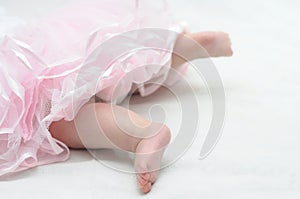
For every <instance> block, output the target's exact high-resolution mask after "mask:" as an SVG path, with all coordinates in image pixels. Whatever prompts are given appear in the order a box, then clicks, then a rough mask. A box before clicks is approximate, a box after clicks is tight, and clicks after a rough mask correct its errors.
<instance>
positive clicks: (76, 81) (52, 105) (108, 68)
mask: <svg viewBox="0 0 300 199" xmlns="http://www.w3.org/2000/svg"><path fill="white" fill-rule="evenodd" d="M150 2H151V1H148V0H147V1H146V0H142V1H134V0H101V1H95V2H88V3H81V4H76V5H72V6H70V5H69V6H68V7H66V8H64V9H62V10H60V11H58V12H56V13H53V14H52V15H50V16H47V17H46V18H43V19H41V20H39V21H38V22H35V23H32V24H30V25H26V26H22V27H19V28H17V29H16V31H15V32H14V33H13V35H9V36H8V35H4V36H3V37H1V38H0V176H2V175H5V174H8V173H12V172H18V171H21V170H25V169H28V168H32V167H36V166H38V165H43V164H49V163H53V162H58V161H64V160H66V159H67V158H68V157H69V149H68V147H67V146H66V145H65V144H64V143H62V142H60V141H58V140H56V139H54V138H53V137H52V136H51V134H50V132H49V130H48V129H49V126H50V124H51V122H53V121H58V120H61V119H65V120H68V121H70V120H73V119H74V116H75V115H76V113H77V112H78V110H79V109H80V108H81V107H82V106H83V105H84V104H85V103H87V102H88V101H89V100H90V99H91V98H92V97H93V96H95V95H97V96H98V97H100V98H101V99H102V100H104V101H107V102H110V101H114V100H116V99H117V98H121V99H122V97H124V96H126V94H128V93H129V92H130V91H131V89H132V87H133V86H138V87H139V91H140V93H141V95H143V96H146V95H149V94H151V93H153V92H154V91H155V90H156V89H157V88H158V86H145V83H146V82H148V81H154V82H158V83H165V84H168V85H171V84H173V83H175V82H176V81H177V80H178V79H179V78H178V76H174V75H173V76H171V75H169V73H168V71H169V70H170V61H171V53H167V52H165V51H157V50H146V51H140V52H137V53H135V54H132V55H130V56H129V55H128V56H127V57H126V59H118V60H117V61H116V62H114V63H112V64H111V65H104V64H103V62H104V61H103V59H105V57H106V56H110V55H109V53H111V52H113V51H111V49H110V50H108V52H106V53H105V52H103V53H102V54H100V55H97V53H95V50H96V49H97V46H99V45H101V44H102V43H103V42H105V41H107V40H108V39H110V38H112V37H113V36H115V35H118V34H120V33H123V32H127V31H131V30H137V29H141V28H153V27H155V28H162V29H167V30H173V31H177V32H180V31H182V30H181V28H180V27H179V26H178V25H177V24H176V23H174V21H173V19H172V17H170V14H169V13H168V11H167V9H166V4H165V2H164V1H155V4H154V3H153V5H150ZM175 41H176V37H174V35H172V34H170V35H168V34H162V35H160V34H157V35H154V37H153V36H152V37H149V36H148V37H147V35H145V37H139V38H138V39H130V40H128V41H126V40H123V41H122V46H124V45H125V46H126V45H127V46H130V45H135V44H138V45H145V46H147V44H149V43H150V44H153V43H155V45H156V46H158V47H161V48H164V49H168V50H170V51H172V49H173V47H174V44H175ZM114 48H115V47H114ZM93 53H94V55H93ZM91 60H92V61H91ZM91 63H92V64H91ZM143 64H148V65H154V66H152V67H151V66H147V67H140V66H141V65H143ZM158 65H159V66H158ZM82 66H85V69H87V70H86V71H83V72H82V71H81V70H80V69H81V68H82ZM95 67H96V68H95ZM185 69H186V66H182V67H181V72H182V73H184V71H185ZM94 70H95V71H94ZM99 72H100V73H101V74H103V75H102V76H101V77H99V75H98V74H99ZM87 73H88V74H87ZM79 75H80V78H79ZM94 80H97V81H94ZM116 82H119V84H118V87H117V89H116V92H113V90H114V88H115V85H116ZM74 93H76V94H75V95H74Z"/></svg>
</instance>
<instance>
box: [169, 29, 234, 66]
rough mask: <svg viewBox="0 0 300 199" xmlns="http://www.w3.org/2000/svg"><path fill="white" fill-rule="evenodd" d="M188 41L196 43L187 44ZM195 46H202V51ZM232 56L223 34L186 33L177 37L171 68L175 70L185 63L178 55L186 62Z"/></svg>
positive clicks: (225, 35)
mask: <svg viewBox="0 0 300 199" xmlns="http://www.w3.org/2000/svg"><path fill="white" fill-rule="evenodd" d="M189 39H192V40H194V41H196V43H193V42H189V41H188V40H189ZM197 44H199V45H200V46H202V48H203V51H200V52H199V47H198V46H197ZM177 53H178V55H177ZM232 54H233V51H232V49H231V41H230V38H229V35H228V34H226V33H224V32H199V33H186V34H182V35H181V36H179V37H178V39H177V41H176V44H175V47H174V53H173V57H172V67H174V68H175V69H176V67H178V66H180V65H181V64H183V63H185V62H186V60H185V59H183V58H182V57H180V55H181V56H184V57H185V58H187V59H188V60H194V59H200V58H207V57H229V56H232Z"/></svg>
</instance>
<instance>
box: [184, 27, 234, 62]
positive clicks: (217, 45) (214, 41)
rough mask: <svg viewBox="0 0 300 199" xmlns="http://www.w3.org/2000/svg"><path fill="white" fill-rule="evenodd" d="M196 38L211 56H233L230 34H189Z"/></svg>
mask: <svg viewBox="0 0 300 199" xmlns="http://www.w3.org/2000/svg"><path fill="white" fill-rule="evenodd" d="M188 36H191V37H192V38H193V39H194V40H196V41H197V42H198V43H199V44H200V45H201V46H202V47H203V48H205V50H206V51H207V52H208V54H209V56H210V57H221V56H232V54H233V51H232V49H231V41H230V38H229V35H228V34H227V33H224V32H200V33H193V34H189V35H188Z"/></svg>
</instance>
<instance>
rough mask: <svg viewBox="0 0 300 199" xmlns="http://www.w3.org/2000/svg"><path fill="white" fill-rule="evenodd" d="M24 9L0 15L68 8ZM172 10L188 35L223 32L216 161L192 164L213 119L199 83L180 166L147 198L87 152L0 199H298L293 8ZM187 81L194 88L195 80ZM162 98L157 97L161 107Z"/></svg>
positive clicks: (26, 179) (233, 2) (38, 5)
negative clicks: (190, 139) (225, 48)
mask: <svg viewBox="0 0 300 199" xmlns="http://www.w3.org/2000/svg"><path fill="white" fill-rule="evenodd" d="M20 2H21V1H17V0H10V1H9V0H1V2H0V6H2V7H6V8H7V14H9V15H18V16H21V17H22V18H23V19H24V20H28V19H33V18H36V17H38V16H41V15H43V11H47V12H49V11H51V9H52V8H54V7H56V6H57V5H58V2H66V0H65V1H61V0H60V1H59V0H51V1H50V0H47V1H38V0H27V1H22V3H20ZM187 2H188V4H187ZM170 4H171V6H172V7H173V9H174V12H175V15H176V16H177V17H178V19H184V20H185V21H187V22H188V23H189V25H190V28H191V30H192V31H202V30H223V31H226V32H229V33H230V35H231V38H232V42H233V48H234V51H235V54H234V57H232V58H230V59H224V58H221V59H216V60H214V62H215V64H216V66H217V68H218V70H219V72H220V74H221V76H222V78H223V82H224V86H225V92H226V96H227V116H226V123H225V126H224V132H223V136H222V138H221V140H220V142H219V143H218V145H217V147H216V149H215V150H214V152H213V153H212V154H211V155H210V156H209V157H208V158H207V159H205V160H203V161H200V160H198V156H199V153H200V149H201V145H202V142H203V137H204V134H205V132H206V131H207V129H208V126H209V120H210V118H209V117H210V116H211V115H210V114H211V110H210V107H209V105H210V98H209V95H208V93H207V91H206V90H205V88H204V86H203V83H202V82H201V81H199V80H197V79H192V82H193V85H194V88H195V89H196V91H197V93H198V96H199V106H200V108H201V109H202V110H203V112H201V114H200V122H201V125H200V127H201V129H200V132H199V136H198V137H197V139H196V140H195V142H194V143H193V145H192V146H191V148H190V149H189V150H188V151H187V153H186V154H185V156H184V157H183V158H182V159H180V160H179V161H178V162H176V163H175V164H174V165H172V166H171V167H169V168H167V169H165V170H163V172H162V174H161V176H160V178H159V180H158V181H157V183H156V184H155V186H154V187H153V191H152V192H151V193H150V194H148V195H146V196H142V195H141V194H140V193H139V192H138V189H137V187H136V182H135V177H134V175H130V174H124V173H120V172H117V171H114V170H111V169H108V168H106V167H104V166H103V165H101V164H99V163H98V162H97V161H96V160H94V159H93V158H92V157H91V156H90V155H89V154H88V153H87V152H85V151H73V152H72V155H71V158H70V160H69V161H67V162H64V163H60V164H52V165H48V166H43V167H39V168H35V169H32V170H30V171H26V172H23V173H20V174H17V175H15V176H13V177H9V178H7V179H6V180H4V181H3V180H2V181H0V197H1V198H8V197H9V198H11V199H14V198H31V199H33V198H41V197H42V198H56V199H60V198H140V197H144V198H156V199H158V198H272V199H275V198H299V197H300V161H299V154H300V145H299V142H300V134H299V130H300V128H299V119H300V117H299V111H300V80H299V77H300V68H299V61H298V57H299V55H298V53H299V50H298V49H299V45H300V39H299V35H300V13H299V8H300V3H299V1H296V0H287V1H283V0H282V1H279V0H277V1H275V0H273V1H271V0H266V1H259V0H252V1H238V0H227V1H225V0H211V1H199V0H189V1H182V0H170ZM1 13H3V10H2V9H1V8H0V30H1V24H3V23H5V21H6V22H7V20H8V19H7V18H6V17H5V18H4V17H3V16H2V14H1ZM10 19H11V18H10ZM3 21H4V22H3ZM12 21H15V20H12ZM0 32H1V31H0ZM188 77H190V78H196V76H195V74H194V73H193V70H189V73H188ZM159 94H160V93H157V94H156V95H155V96H154V97H155V98H156V99H160V96H159ZM164 100H166V99H161V101H164ZM167 102H168V103H170V102H169V101H167ZM171 103H176V101H175V100H173V99H172V101H171ZM174 112H175V113H174V114H176V110H174ZM171 128H172V126H171Z"/></svg>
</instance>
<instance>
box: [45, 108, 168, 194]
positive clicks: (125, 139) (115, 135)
mask: <svg viewBox="0 0 300 199" xmlns="http://www.w3.org/2000/svg"><path fill="white" fill-rule="evenodd" d="M50 132H51V134H52V136H53V137H54V138H56V139H58V140H60V141H62V142H64V143H65V144H67V145H68V146H69V147H71V148H75V149H84V148H93V149H101V148H110V149H119V150H125V151H129V152H133V153H136V160H135V169H136V172H137V182H138V185H139V187H140V188H141V190H142V191H143V192H144V193H147V192H149V191H150V190H151V187H152V185H153V183H154V182H155V180H156V177H157V174H158V171H157V170H159V168H160V161H161V157H162V154H163V152H164V149H165V147H166V146H167V144H168V143H169V141H170V137H171V134H170V130H169V129H168V128H167V127H166V126H165V125H163V124H158V123H153V122H151V121H148V120H145V119H143V118H142V117H141V116H139V115H137V114H136V113H134V112H132V111H130V110H127V109H125V108H122V107H120V106H112V105H111V104H105V103H91V104H87V105H84V106H83V107H82V108H81V110H80V111H79V113H78V114H77V116H76V118H75V119H74V120H73V121H69V122H67V121H64V120H60V121H58V122H53V123H52V124H51V126H50Z"/></svg>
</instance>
